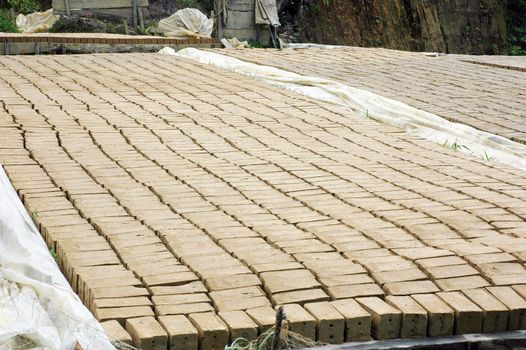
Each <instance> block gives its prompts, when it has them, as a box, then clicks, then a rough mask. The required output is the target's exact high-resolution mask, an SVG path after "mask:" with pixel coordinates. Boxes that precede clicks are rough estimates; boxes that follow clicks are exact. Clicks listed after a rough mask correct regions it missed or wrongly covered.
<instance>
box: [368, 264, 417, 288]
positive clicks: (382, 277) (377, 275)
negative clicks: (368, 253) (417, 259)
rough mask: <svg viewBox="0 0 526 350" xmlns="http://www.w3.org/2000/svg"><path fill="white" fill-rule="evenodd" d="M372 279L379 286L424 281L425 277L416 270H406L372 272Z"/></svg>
mask: <svg viewBox="0 0 526 350" xmlns="http://www.w3.org/2000/svg"><path fill="white" fill-rule="evenodd" d="M373 277H374V279H375V280H376V281H377V282H378V283H379V284H380V285H384V284H385V283H393V282H404V281H416V280H422V279H426V278H427V276H426V275H425V274H424V273H423V272H422V271H420V270H419V269H417V268H412V269H408V270H396V271H383V272H374V273H373Z"/></svg>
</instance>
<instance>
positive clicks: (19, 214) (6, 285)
mask: <svg viewBox="0 0 526 350" xmlns="http://www.w3.org/2000/svg"><path fill="white" fill-rule="evenodd" d="M77 343H78V344H79V345H80V346H81V347H82V349H83V350H109V349H112V350H114V349H115V348H114V347H113V346H112V344H111V342H110V341H109V339H108V338H107V336H106V334H105V333H104V330H103V329H102V326H101V325H100V324H99V323H98V322H97V321H96V320H95V318H94V317H93V315H92V314H91V313H90V312H89V311H88V309H86V307H84V305H83V304H82V302H81V301H80V299H79V298H78V296H77V295H76V294H75V293H74V292H73V290H72V289H71V287H70V286H69V284H68V282H67V280H66V279H65V278H64V276H63V275H62V273H61V272H60V270H59V268H58V266H57V264H56V263H55V261H54V260H53V257H52V256H51V254H50V253H49V251H48V249H47V246H46V244H45V242H44V240H43V238H42V236H40V233H39V232H38V230H37V228H36V227H35V224H34V223H33V221H32V220H31V218H30V217H29V215H28V213H27V211H26V209H25V208H24V206H23V205H22V203H21V202H20V200H19V198H18V196H17V194H16V192H15V190H14V188H13V187H12V186H11V183H10V181H9V179H8V178H7V175H6V173H5V172H4V169H3V168H2V166H0V349H13V350H15V349H16V350H19V349H29V348H31V349H46V350H73V349H74V348H75V346H76V345H77Z"/></svg>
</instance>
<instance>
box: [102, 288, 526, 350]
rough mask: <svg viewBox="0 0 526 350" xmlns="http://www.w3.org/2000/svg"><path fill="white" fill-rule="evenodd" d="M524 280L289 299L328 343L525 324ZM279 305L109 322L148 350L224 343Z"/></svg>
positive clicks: (271, 318) (310, 333)
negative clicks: (508, 284) (458, 288)
mask: <svg viewBox="0 0 526 350" xmlns="http://www.w3.org/2000/svg"><path fill="white" fill-rule="evenodd" d="M524 297H526V288H525V286H514V288H511V287H490V288H488V289H472V290H466V291H463V292H440V293H437V294H416V295H412V296H387V297H386V298H385V300H382V299H380V298H377V297H364V298H356V299H342V300H336V301H331V302H316V303H307V304H305V305H304V306H303V307H302V306H300V305H297V304H287V305H285V306H284V311H285V314H286V317H287V327H288V329H289V330H290V331H292V332H295V333H298V334H300V335H302V336H304V337H306V338H309V339H312V340H316V341H319V342H323V343H335V344H339V343H343V342H348V341H363V340H370V339H371V338H374V339H393V338H413V337H426V336H430V337H433V336H447V335H453V334H468V333H480V332H484V333H489V332H501V331H507V330H517V329H524V328H525V327H526V301H525V300H524ZM274 322H275V310H274V309H273V308H271V307H259V308H254V309H248V310H246V311H245V312H243V311H228V312H219V313H218V314H215V313H212V312H205V313H197V314H195V313H194V314H189V315H187V316H183V315H171V316H159V317H158V318H157V320H156V319H154V318H153V317H149V318H137V319H128V320H127V321H126V324H125V325H124V327H123V326H121V325H119V324H118V323H116V322H112V321H108V322H104V323H103V326H104V327H105V329H106V330H107V332H108V334H109V335H110V337H113V339H116V340H120V341H125V342H130V343H133V345H135V346H137V347H141V348H143V349H150V348H155V346H158V347H159V348H163V347H164V348H166V347H169V349H181V350H194V349H198V348H199V349H201V350H208V349H222V348H223V347H224V346H225V345H227V344H229V343H231V342H233V341H234V340H235V339H237V338H245V339H247V340H253V339H255V338H257V337H258V336H259V335H261V334H262V333H264V332H265V331H267V330H268V329H270V328H271V327H272V326H273V324H274Z"/></svg>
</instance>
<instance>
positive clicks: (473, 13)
mask: <svg viewBox="0 0 526 350" xmlns="http://www.w3.org/2000/svg"><path fill="white" fill-rule="evenodd" d="M299 29H300V32H301V33H302V35H303V38H302V39H303V40H304V41H308V42H317V43H325V44H336V45H338V44H339V45H358V46H382V47H387V48H393V49H400V50H413V51H438V52H447V53H469V54H491V53H498V52H501V51H502V50H504V49H505V48H506V39H507V38H506V1H503V0H303V10H302V11H301V17H300V19H299Z"/></svg>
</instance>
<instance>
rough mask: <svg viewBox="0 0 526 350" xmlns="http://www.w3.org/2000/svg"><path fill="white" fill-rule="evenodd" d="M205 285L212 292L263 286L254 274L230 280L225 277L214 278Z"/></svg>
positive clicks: (230, 278)
mask: <svg viewBox="0 0 526 350" xmlns="http://www.w3.org/2000/svg"><path fill="white" fill-rule="evenodd" d="M205 283H206V286H207V287H208V288H209V289H210V290H211V291H216V290H224V289H233V288H242V287H251V286H260V285H261V281H260V280H259V278H258V277H257V276H256V275H253V274H241V275H233V276H229V277H228V278H225V277H224V276H219V277H212V278H208V279H207V280H206V281H205Z"/></svg>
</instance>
